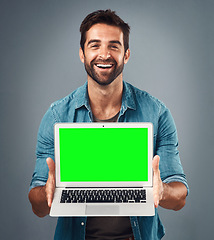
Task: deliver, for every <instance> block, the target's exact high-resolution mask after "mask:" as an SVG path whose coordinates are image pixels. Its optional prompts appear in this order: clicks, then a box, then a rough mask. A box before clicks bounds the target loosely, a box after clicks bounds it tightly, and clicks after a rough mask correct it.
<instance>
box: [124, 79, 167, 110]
mask: <svg viewBox="0 0 214 240" xmlns="http://www.w3.org/2000/svg"><path fill="white" fill-rule="evenodd" d="M125 86H126V88H127V91H129V92H130V93H131V94H132V97H133V98H134V99H135V101H136V102H138V103H145V102H146V103H148V104H154V105H157V106H158V107H165V104H164V103H163V102H162V101H161V100H159V99H158V98H156V97H154V96H153V95H152V94H150V93H148V92H147V91H145V90H141V89H139V88H137V87H135V86H133V85H132V84H130V83H127V82H125Z"/></svg>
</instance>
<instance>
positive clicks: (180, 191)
mask: <svg viewBox="0 0 214 240" xmlns="http://www.w3.org/2000/svg"><path fill="white" fill-rule="evenodd" d="M80 32H81V41H80V45H81V47H80V50H79V55H80V60H81V61H82V62H83V63H84V66H85V70H86V72H87V82H86V84H85V85H84V86H82V87H80V88H78V89H77V90H76V91H74V92H73V93H71V94H70V95H69V96H67V97H65V98H64V99H62V100H59V101H57V102H55V103H53V104H52V105H51V107H50V108H49V110H48V111H47V113H46V114H45V116H44V117H43V120H42V122H41V125H40V128H39V133H38V143H37V161H36V167H35V171H34V174H33V178H32V182H31V187H30V192H29V200H30V202H31V204H32V209H33V212H34V213H35V214H36V215H38V216H39V217H44V216H45V215H47V214H49V211H50V207H51V203H52V199H53V195H54V189H55V164H54V161H53V160H52V159H54V138H53V125H54V124H55V123H56V122H93V121H115V122H116V121H118V122H152V123H153V125H154V153H155V154H156V156H155V157H154V159H153V171H154V176H153V184H154V203H155V207H156V208H157V207H158V205H160V206H162V207H164V208H167V209H173V210H179V209H181V208H182V207H183V206H184V205H185V199H186V196H187V191H188V185H187V182H186V179H185V175H184V173H183V169H182V166H181V163H180V159H179V154H178V151H177V133H176V128H175V125H174V121H173V119H172V116H171V114H170V112H169V110H168V109H167V108H166V107H165V106H164V104H163V103H161V102H160V101H159V100H157V99H156V98H154V97H152V96H151V95H149V94H148V93H146V92H144V91H141V90H139V89H137V88H135V87H133V86H132V85H130V84H128V83H126V82H124V81H123V68H124V64H126V63H127V62H128V60H129V58H130V50H129V26H128V24H127V23H125V22H124V21H123V20H122V19H120V18H119V17H118V16H117V15H116V14H115V12H112V11H111V10H106V11H102V10H100V11H96V12H93V13H91V14H89V15H88V16H87V17H86V18H85V19H84V21H83V22H82V24H81V27H80ZM46 162H47V164H46ZM163 235H164V229H163V226H162V224H161V222H160V220H159V217H158V213H157V209H156V212H155V216H153V217H99V218H98V217H90V218H86V217H70V218H68V217H67V218H59V219H58V224H57V228H56V233H55V239H63V240H65V239H76V240H81V239H88V240H90V239H102V240H105V239H106V240H107V239H114V240H116V239H117V240H119V239H120V240H123V239H136V240H141V239H142V240H145V239H148V240H152V239H161V238H162V237H163Z"/></svg>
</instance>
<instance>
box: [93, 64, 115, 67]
mask: <svg viewBox="0 0 214 240" xmlns="http://www.w3.org/2000/svg"><path fill="white" fill-rule="evenodd" d="M96 66H97V67H100V68H111V67H112V64H96Z"/></svg>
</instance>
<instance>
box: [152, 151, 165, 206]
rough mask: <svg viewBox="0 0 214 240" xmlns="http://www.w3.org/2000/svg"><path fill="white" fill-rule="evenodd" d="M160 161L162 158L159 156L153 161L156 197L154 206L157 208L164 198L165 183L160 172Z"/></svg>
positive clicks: (154, 194) (154, 192) (154, 193)
mask: <svg viewBox="0 0 214 240" xmlns="http://www.w3.org/2000/svg"><path fill="white" fill-rule="evenodd" d="M159 161H160V157H159V156H158V155H156V156H154V158H153V161H152V167H153V196H154V204H155V207H156V208H157V207H158V205H159V202H160V200H161V199H162V197H163V190H164V189H163V182H162V180H161V178H160V170H159Z"/></svg>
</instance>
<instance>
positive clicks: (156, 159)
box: [152, 155, 160, 173]
mask: <svg viewBox="0 0 214 240" xmlns="http://www.w3.org/2000/svg"><path fill="white" fill-rule="evenodd" d="M159 161H160V157H159V156H158V155H156V156H154V158H153V161H152V168H153V171H154V173H156V172H158V171H159Z"/></svg>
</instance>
